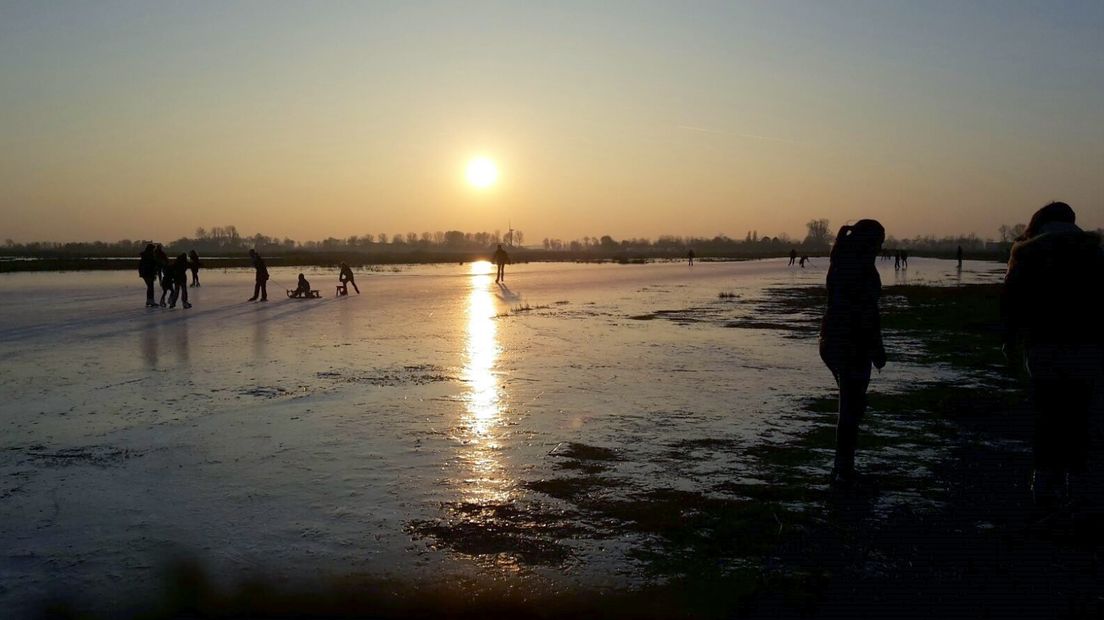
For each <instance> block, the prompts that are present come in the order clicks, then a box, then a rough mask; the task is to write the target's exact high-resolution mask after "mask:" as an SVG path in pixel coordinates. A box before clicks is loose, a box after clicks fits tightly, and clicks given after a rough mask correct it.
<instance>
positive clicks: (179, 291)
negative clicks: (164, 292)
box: [169, 252, 192, 309]
mask: <svg viewBox="0 0 1104 620" xmlns="http://www.w3.org/2000/svg"><path fill="white" fill-rule="evenodd" d="M169 277H170V278H172V283H173V292H172V295H170V296H169V307H170V308H175V307H176V300H177V298H179V299H180V300H181V301H183V302H184V308H185V309H188V308H191V307H192V304H190V303H188V255H187V254H185V253H183V252H181V253H180V256H177V257H176V261H175V262H173V264H172V265H170V266H169Z"/></svg>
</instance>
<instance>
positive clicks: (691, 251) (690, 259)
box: [686, 248, 694, 267]
mask: <svg viewBox="0 0 1104 620" xmlns="http://www.w3.org/2000/svg"><path fill="white" fill-rule="evenodd" d="M686 258H687V259H688V260H689V261H690V266H691V267H693V266H694V248H690V251H689V252H687V253H686Z"/></svg>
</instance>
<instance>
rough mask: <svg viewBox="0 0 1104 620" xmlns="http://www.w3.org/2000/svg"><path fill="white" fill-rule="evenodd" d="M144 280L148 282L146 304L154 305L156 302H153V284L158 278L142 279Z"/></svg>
mask: <svg viewBox="0 0 1104 620" xmlns="http://www.w3.org/2000/svg"><path fill="white" fill-rule="evenodd" d="M142 279H143V280H145V281H146V303H147V304H152V303H154V301H153V283H154V282H155V281H156V280H157V278H142Z"/></svg>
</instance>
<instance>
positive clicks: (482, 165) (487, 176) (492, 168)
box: [465, 157, 498, 189]
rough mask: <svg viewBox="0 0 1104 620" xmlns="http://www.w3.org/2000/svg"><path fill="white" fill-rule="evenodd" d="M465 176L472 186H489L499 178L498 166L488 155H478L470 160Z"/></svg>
mask: <svg viewBox="0 0 1104 620" xmlns="http://www.w3.org/2000/svg"><path fill="white" fill-rule="evenodd" d="M465 176H466V177H467V178H468V183H471V184H472V186H474V187H477V188H479V189H483V188H487V187H490V186H492V185H494V184H495V181H497V180H498V166H496V165H495V163H494V162H493V161H491V160H490V159H488V158H486V157H476V158H475V159H472V160H471V161H469V162H468V168H467V171H466V172H465Z"/></svg>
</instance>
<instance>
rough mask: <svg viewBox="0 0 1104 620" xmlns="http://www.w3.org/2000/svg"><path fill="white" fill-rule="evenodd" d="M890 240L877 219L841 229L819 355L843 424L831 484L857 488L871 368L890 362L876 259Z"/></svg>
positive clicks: (833, 257) (834, 252) (832, 260)
mask: <svg viewBox="0 0 1104 620" xmlns="http://www.w3.org/2000/svg"><path fill="white" fill-rule="evenodd" d="M884 241H885V229H884V228H882V225H881V224H880V223H878V222H877V221H875V220H859V221H858V222H856V223H855V224H854V225H851V226H844V227H843V228H840V231H839V235H837V236H836V243H835V245H834V246H833V247H832V254H831V258H830V264H829V267H828V281H827V288H828V307H827V309H826V310H825V312H824V321H823V323H821V328H820V357H821V359H822V360H824V363H825V364H826V365H827V366H828V369H829V370H831V371H832V376H833V377H835V379H836V384H837V385H838V386H839V422H838V424H837V426H836V458H835V463H834V466H833V467H832V478H831V483H832V485H833V486H837V487H848V486H851V485H853V484H854V482H855V479H856V475H855V447H856V445H857V443H858V436H859V423H860V422H861V421H862V418H863V414H864V413H865V412H866V389H867V387H868V386H869V385H870V368H871V366H874V367H875V368H879V369H880V368H883V367H884V366H885V363H886V353H885V347H884V346H883V345H882V328H881V317H880V316H879V313H878V298H879V297H880V296H881V291H882V282H881V279H880V278H879V277H878V269H877V268H876V267H875V266H874V260H875V259H876V258H877V256H878V250H879V249H881V246H882V243H883V242H884Z"/></svg>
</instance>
